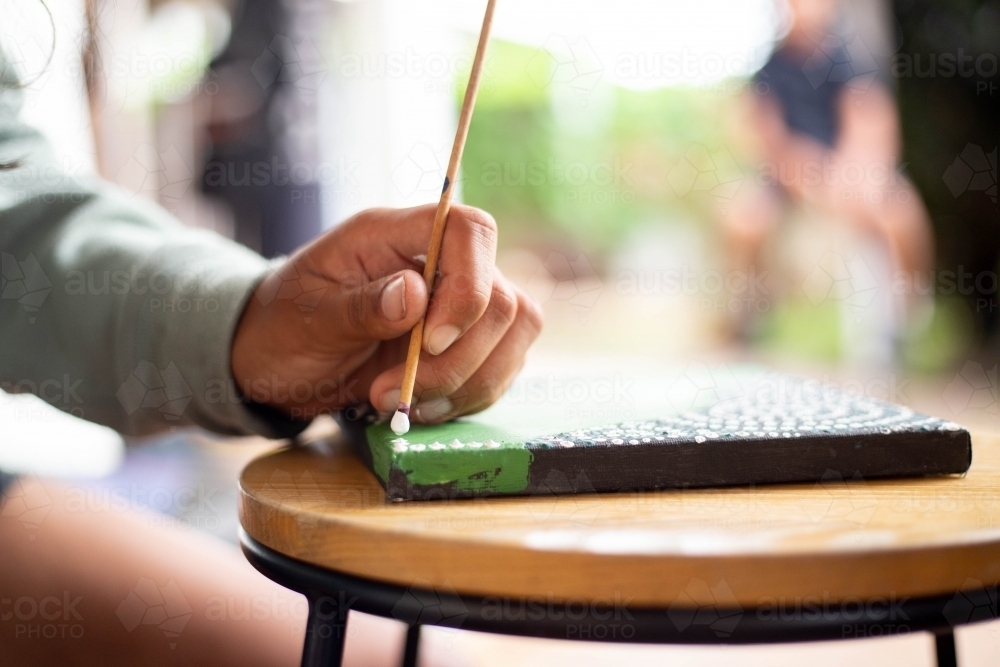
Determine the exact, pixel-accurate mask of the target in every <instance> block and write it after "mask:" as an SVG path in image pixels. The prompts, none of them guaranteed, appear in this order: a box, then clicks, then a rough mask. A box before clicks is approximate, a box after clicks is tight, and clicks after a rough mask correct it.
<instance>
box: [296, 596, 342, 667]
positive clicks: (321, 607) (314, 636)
mask: <svg viewBox="0 0 1000 667" xmlns="http://www.w3.org/2000/svg"><path fill="white" fill-rule="evenodd" d="M308 598H309V622H308V624H307V625H306V642H305V647H304V648H303V649H302V667H340V663H341V660H342V659H343V657H344V640H345V639H346V638H347V612H348V611H349V610H348V609H347V608H342V607H341V605H340V604H339V602H338V599H337V598H335V597H331V596H329V595H319V596H315V597H314V596H308Z"/></svg>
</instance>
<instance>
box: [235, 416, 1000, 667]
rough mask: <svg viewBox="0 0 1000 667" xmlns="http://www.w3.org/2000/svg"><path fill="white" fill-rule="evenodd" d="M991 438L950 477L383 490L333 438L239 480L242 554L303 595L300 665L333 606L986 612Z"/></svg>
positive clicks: (850, 628) (543, 631)
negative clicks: (423, 497)
mask: <svg viewBox="0 0 1000 667" xmlns="http://www.w3.org/2000/svg"><path fill="white" fill-rule="evenodd" d="M998 493H1000V437H998V436H995V435H978V436H977V435H975V434H974V436H973V464H972V468H971V470H970V472H969V473H968V474H967V475H966V476H964V477H946V478H934V479H914V480H864V479H860V478H858V479H852V480H843V479H841V478H839V477H837V476H835V475H833V476H830V477H829V479H825V480H824V481H823V482H821V483H819V484H815V485H804V486H771V487H758V488H745V487H741V488H733V489H699V490H682V491H658V492H633V493H618V494H600V495H588V496H560V497H555V496H550V497H533V498H493V499H488V500H460V501H439V502H413V503H402V504H390V503H387V502H386V501H385V499H384V494H383V492H382V489H381V487H380V486H379V485H378V482H377V481H376V480H375V478H374V477H373V476H372V475H371V473H369V472H368V471H367V469H365V467H364V466H363V465H362V464H361V463H360V462H359V461H358V460H357V459H356V458H355V457H354V455H353V454H352V453H351V452H350V450H349V449H348V447H347V446H346V444H345V443H344V442H342V441H341V440H340V438H339V437H334V438H332V439H330V440H326V441H319V442H314V443H310V444H309V445H307V446H299V447H292V448H287V449H283V450H280V451H277V452H275V453H272V454H269V455H266V456H263V457H261V458H259V459H257V460H255V461H253V462H252V463H251V464H250V465H248V466H247V467H246V469H245V470H244V471H243V474H242V477H241V494H240V522H241V524H242V526H243V535H242V539H243V546H244V551H245V553H246V554H247V556H248V558H249V559H250V561H251V562H252V563H253V564H254V565H255V566H256V567H257V568H258V569H259V570H261V571H262V572H263V573H264V574H265V575H267V576H269V577H271V578H272V579H274V580H276V581H278V582H279V583H282V584H284V585H286V586H288V587H290V588H293V589H294V590H298V591H300V592H302V593H304V594H305V595H306V596H307V597H308V598H309V600H310V621H309V623H310V625H309V630H308V632H307V637H306V647H305V651H304V655H303V663H302V664H303V665H326V664H339V661H340V656H341V653H342V648H343V637H344V628H345V624H346V621H347V611H348V609H358V610H360V611H364V612H368V613H375V614H380V615H383V616H389V617H394V618H397V619H399V620H401V621H404V622H407V623H409V624H410V626H411V631H410V633H409V635H408V641H407V650H406V656H405V658H404V664H414V660H415V655H416V644H417V639H418V636H419V627H420V625H423V624H437V625H451V626H453V627H461V628H465V629H473V630H483V631H492V632H505V633H511V634H522V635H534V636H545V637H560V638H568V639H584V640H598V641H623V642H665V643H756V642H777V641H806V640H817V639H831V638H860V637H869V636H879V635H883V634H898V633H906V632H915V631H930V632H933V633H934V634H935V635H936V636H937V651H938V663H939V665H941V666H942V667H943V666H945V665H954V664H956V660H955V649H954V637H953V634H952V631H953V629H954V627H956V626H957V625H960V624H964V623H970V622H976V621H980V620H989V619H991V618H996V617H997V616H998V613H997V612H998V609H997V584H998V582H1000V497H998Z"/></svg>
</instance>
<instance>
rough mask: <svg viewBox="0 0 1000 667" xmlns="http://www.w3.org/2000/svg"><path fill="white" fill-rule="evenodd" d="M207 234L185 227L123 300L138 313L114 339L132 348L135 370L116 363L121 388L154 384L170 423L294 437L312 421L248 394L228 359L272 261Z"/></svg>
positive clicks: (151, 261)
mask: <svg viewBox="0 0 1000 667" xmlns="http://www.w3.org/2000/svg"><path fill="white" fill-rule="evenodd" d="M193 236H196V237H198V238H190V237H193ZM206 236H209V235H208V234H203V233H202V232H200V231H195V230H191V231H188V232H186V233H185V237H188V238H189V240H188V241H187V242H176V241H175V242H171V243H169V244H168V245H167V246H166V247H163V248H160V249H158V250H157V251H156V252H155V253H154V254H153V255H152V256H151V257H150V258H149V260H148V262H147V263H146V264H145V266H144V267H143V269H144V270H145V272H146V275H147V276H148V284H149V288H148V289H147V290H146V291H145V293H144V294H143V295H141V296H138V297H137V298H135V299H133V300H132V301H131V303H129V304H127V305H126V308H131V309H136V310H137V311H138V312H137V313H136V315H137V316H136V317H125V318H123V319H122V321H123V322H134V323H135V327H136V329H138V330H137V331H132V332H119V343H120V344H121V345H130V346H132V347H133V348H134V349H133V351H132V354H128V355H123V357H124V358H126V359H129V362H130V363H132V364H133V365H132V368H128V369H124V368H119V372H120V373H121V374H122V376H123V377H125V376H128V377H127V379H126V381H125V384H123V385H122V386H123V390H125V387H126V386H127V385H128V383H129V382H134V383H135V384H136V385H138V384H141V385H143V388H144V393H143V394H142V395H143V396H148V395H150V388H157V389H159V391H160V392H162V394H163V395H162V396H159V398H158V399H157V400H158V402H159V403H160V405H159V410H160V412H161V414H162V415H163V417H164V418H165V419H166V420H167V421H168V422H169V421H171V420H173V421H176V422H178V424H179V425H180V424H183V423H193V424H196V425H198V426H201V427H203V428H205V429H207V430H209V431H213V432H215V433H220V434H223V435H261V436H264V437H267V438H290V437H294V436H295V435H298V434H299V433H301V432H302V431H303V430H304V429H305V428H306V426H308V425H309V421H304V420H299V419H294V418H292V417H289V416H288V415H286V414H284V413H283V412H281V411H279V410H277V409H275V408H272V407H270V406H267V405H262V404H259V403H255V402H253V401H251V400H250V399H248V398H246V397H245V396H244V395H243V394H242V392H241V391H240V390H239V388H238V387H237V386H236V381H235V379H234V378H233V374H232V367H231V362H230V358H231V350H232V341H233V336H234V334H235V331H236V326H237V324H238V323H239V320H240V317H241V316H242V314H243V310H244V308H245V306H246V304H247V301H248V300H249V299H250V298H251V297H252V295H253V292H254V289H255V288H256V287H257V285H258V284H259V283H260V281H261V280H262V279H263V278H264V276H265V275H266V274H267V272H268V271H270V270H271V269H272V264H271V263H269V262H267V261H266V260H264V259H263V258H261V257H260V256H259V255H257V254H256V253H254V252H252V251H250V250H248V249H246V248H243V247H242V246H238V245H236V244H233V243H228V242H221V240H220V239H218V237H214V236H212V237H211V241H212V242H206V239H205V237H206ZM178 241H179V240H178ZM143 329H145V331H143ZM157 385H159V387H157ZM126 393H128V392H127V390H126ZM137 395H138V394H137ZM163 399H165V400H163ZM123 403H124V401H123Z"/></svg>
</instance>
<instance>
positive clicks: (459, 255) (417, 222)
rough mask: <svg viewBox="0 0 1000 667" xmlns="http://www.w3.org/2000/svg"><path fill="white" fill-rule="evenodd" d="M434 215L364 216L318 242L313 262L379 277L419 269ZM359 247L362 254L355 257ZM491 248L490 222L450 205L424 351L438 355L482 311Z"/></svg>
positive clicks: (428, 210)
mask: <svg viewBox="0 0 1000 667" xmlns="http://www.w3.org/2000/svg"><path fill="white" fill-rule="evenodd" d="M435 210H436V206H433V205H431V206H419V207H415V208H409V209H402V210H395V211H394V210H389V209H373V210H370V211H365V212H364V213H362V214H359V215H358V216H356V217H355V218H353V219H352V220H350V221H348V222H346V223H345V224H344V226H343V228H342V229H340V230H338V232H337V233H335V234H332V235H331V236H330V238H329V239H328V240H323V241H321V242H320V246H318V247H319V248H320V252H318V253H317V254H318V255H319V258H318V260H317V261H318V262H319V263H320V264H321V265H323V266H324V268H325V269H326V271H327V272H331V273H332V272H333V271H334V270H335V269H334V265H344V264H348V263H352V264H356V265H357V266H358V267H359V268H360V269H361V270H362V272H363V273H365V274H367V275H382V274H384V273H388V272H389V271H396V270H399V269H400V268H403V267H404V266H410V267H413V268H416V269H418V270H422V268H423V267H422V266H420V264H419V263H417V262H416V261H415V260H414V258H416V257H419V256H424V255H426V253H427V250H428V244H429V242H430V237H431V228H432V227H433V223H434V214H435ZM358 248H364V250H363V251H361V252H358ZM496 249H497V225H496V222H495V221H494V220H493V218H492V217H491V216H490V215H489V214H488V213H486V212H484V211H481V210H479V209H476V208H472V207H469V206H462V205H460V204H453V205H452V207H451V211H450V213H449V214H448V221H447V224H446V227H445V232H444V237H443V239H442V244H441V254H440V257H439V259H438V265H437V278H436V281H435V285H434V290H433V292H434V295H433V299H432V301H431V303H430V306H429V307H428V310H427V319H426V321H425V325H424V341H423V342H424V350H425V351H427V352H429V353H430V354H432V355H438V354H441V353H442V352H444V351H445V350H447V349H448V348H449V347H451V345H452V344H453V343H454V342H455V341H456V340H458V339H459V338H460V337H462V336H463V335H464V334H465V333H466V332H467V331H468V330H469V329H470V328H471V327H472V325H473V324H475V323H476V322H477V321H478V320H479V318H480V317H482V315H483V313H485V312H486V307H487V306H488V305H489V303H490V297H491V293H492V285H493V268H494V264H495V261H496ZM355 260H358V261H357V262H355Z"/></svg>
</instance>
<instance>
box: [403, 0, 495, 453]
mask: <svg viewBox="0 0 1000 667" xmlns="http://www.w3.org/2000/svg"><path fill="white" fill-rule="evenodd" d="M494 4H496V0H487V3H486V14H485V16H483V27H482V29H481V30H480V31H479V43H478V44H477V45H476V57H475V59H474V60H473V61H472V72H471V73H470V74H469V85H468V87H467V88H466V89H465V99H464V100H462V111H461V113H460V114H459V116H458V130H457V131H456V132H455V143H454V144H452V147H451V159H450V160H449V161H448V171H447V173H446V174H445V177H444V187H443V188H442V189H441V199H440V200H439V201H438V207H437V212H436V213H435V214H434V226H433V227H432V228H431V240H430V245H429V247H428V248H427V263H426V264H424V282H425V283H426V284H427V294H428V297H429V295H430V294H431V293H432V291H433V290H434V276H435V274H436V273H437V263H438V257H439V255H440V254H441V240H442V239H443V238H444V228H445V225H446V224H447V223H448V213H449V212H450V211H451V193H452V187H453V186H454V185H455V179H456V178H457V176H458V167H459V164H460V163H461V162H462V151H463V150H464V149H465V140H466V138H467V137H468V136H469V124H470V123H471V122H472V109H473V107H475V105H476V93H477V92H478V91H479V80H480V77H481V75H482V71H483V56H484V55H485V54H486V46H487V44H489V41H490V29H491V28H492V26H493V6H494ZM428 303H429V301H428ZM423 338H424V318H423V317H421V318H420V321H419V322H417V323H416V324H415V325H414V326H413V331H411V332H410V346H409V348H408V349H407V351H406V366H405V368H404V370H403V386H402V388H401V389H400V392H399V408H398V409H397V410H396V414H394V415H393V416H392V422H390V426H391V428H392V430H393V432H394V433H396V434H397V435H403V434H404V433H406V432H407V431H409V430H410V402H411V401H412V400H413V386H414V384H415V383H416V381H417V365H418V364H419V363H420V348H421V347H422V345H423Z"/></svg>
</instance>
